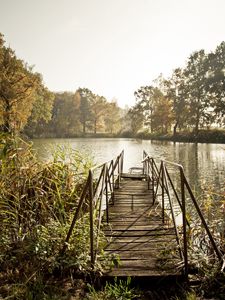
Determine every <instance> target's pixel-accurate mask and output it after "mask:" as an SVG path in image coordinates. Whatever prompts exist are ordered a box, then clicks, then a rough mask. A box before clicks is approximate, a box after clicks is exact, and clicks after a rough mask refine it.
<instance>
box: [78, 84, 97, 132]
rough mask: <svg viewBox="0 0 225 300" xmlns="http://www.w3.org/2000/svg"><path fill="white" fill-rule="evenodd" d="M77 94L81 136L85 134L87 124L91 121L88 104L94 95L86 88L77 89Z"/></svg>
mask: <svg viewBox="0 0 225 300" xmlns="http://www.w3.org/2000/svg"><path fill="white" fill-rule="evenodd" d="M77 92H78V93H79V94H80V108H79V111H80V122H81V124H82V128H83V129H82V131H83V134H85V133H86V129H87V126H88V123H89V122H90V121H91V118H92V115H91V107H90V102H91V99H92V98H93V97H94V94H93V93H92V91H91V90H89V89H87V88H79V89H78V90H77Z"/></svg>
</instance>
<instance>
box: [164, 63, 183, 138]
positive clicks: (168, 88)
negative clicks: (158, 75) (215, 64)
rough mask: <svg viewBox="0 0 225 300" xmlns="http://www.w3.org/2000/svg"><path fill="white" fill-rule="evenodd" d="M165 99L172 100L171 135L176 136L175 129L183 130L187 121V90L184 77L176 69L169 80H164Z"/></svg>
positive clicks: (180, 71) (178, 69) (181, 72)
mask: <svg viewBox="0 0 225 300" xmlns="http://www.w3.org/2000/svg"><path fill="white" fill-rule="evenodd" d="M164 86H165V92H166V97H167V98H168V100H172V102H173V105H172V109H173V116H174V121H175V123H174V126H173V134H174V135H176V133H177V128H179V129H181V128H184V124H185V123H186V120H187V115H188V110H187V103H186V98H187V94H186V93H187V89H186V85H185V76H184V74H183V70H182V69H180V68H177V69H175V70H174V71H173V74H172V77H171V78H170V79H169V80H164Z"/></svg>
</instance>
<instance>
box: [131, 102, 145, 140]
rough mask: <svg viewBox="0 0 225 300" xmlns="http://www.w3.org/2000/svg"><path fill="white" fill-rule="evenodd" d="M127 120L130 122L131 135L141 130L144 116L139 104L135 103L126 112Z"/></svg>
mask: <svg viewBox="0 0 225 300" xmlns="http://www.w3.org/2000/svg"><path fill="white" fill-rule="evenodd" d="M127 118H128V119H129V120H130V127H131V131H132V133H133V134H136V133H137V132H138V131H139V130H140V129H142V128H143V124H144V114H143V108H142V106H141V105H140V103H136V104H135V105H134V106H133V107H131V108H130V109H129V110H128V113H127Z"/></svg>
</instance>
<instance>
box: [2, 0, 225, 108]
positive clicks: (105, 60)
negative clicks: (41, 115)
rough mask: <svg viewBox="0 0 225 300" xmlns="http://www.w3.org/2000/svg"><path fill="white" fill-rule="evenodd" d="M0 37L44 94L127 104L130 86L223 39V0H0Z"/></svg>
mask: <svg viewBox="0 0 225 300" xmlns="http://www.w3.org/2000/svg"><path fill="white" fill-rule="evenodd" d="M0 32H1V33H3V34H4V36H5V40H6V45H10V47H11V48H13V49H14V50H15V51H16V54H17V56H18V57H19V58H22V59H24V60H25V61H26V62H27V63H28V64H29V65H35V68H34V70H35V71H38V72H40V73H41V74H42V75H43V78H44V82H45V84H46V86H47V87H48V88H49V89H50V90H52V91H72V92H75V90H76V89H77V88H78V87H87V88H89V89H91V90H92V91H93V92H94V93H97V94H99V95H102V96H105V97H106V98H107V99H108V100H112V98H116V99H117V100H118V104H119V105H120V106H122V107H123V106H124V105H125V104H128V105H129V106H131V105H133V104H134V96H133V94H134V91H135V90H136V89H137V88H139V87H140V86H143V85H148V84H151V83H152V80H154V79H155V78H156V77H158V75H159V74H160V73H162V74H163V75H164V76H165V77H167V76H169V75H171V73H172V70H173V69H175V68H176V67H182V66H184V64H185V61H186V59H187V58H188V56H189V55H190V54H191V53H192V52H193V51H196V50H200V49H205V50H206V51H211V50H215V48H216V46H218V45H219V44H220V43H221V42H222V41H224V40H225V0H0Z"/></svg>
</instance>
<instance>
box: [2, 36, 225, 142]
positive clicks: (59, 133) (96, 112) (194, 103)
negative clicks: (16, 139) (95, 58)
mask: <svg viewBox="0 0 225 300" xmlns="http://www.w3.org/2000/svg"><path fill="white" fill-rule="evenodd" d="M134 96H135V99H136V102H135V105H134V106H132V107H131V108H130V109H127V110H124V109H121V108H120V107H119V106H118V104H117V102H116V100H112V101H108V100H107V99H106V98H105V97H104V96H100V95H97V94H95V93H93V92H92V91H91V90H90V89H88V88H79V89H77V90H76V91H75V92H67V91H65V92H61V93H53V92H51V91H49V90H48V88H47V87H46V86H45V84H44V82H43V79H42V76H41V74H39V73H37V72H34V71H33V68H32V67H30V66H28V64H27V63H26V62H24V61H23V60H21V59H19V58H17V56H16V54H15V52H14V51H13V50H12V49H11V48H10V47H7V46H5V41H4V37H3V35H2V34H0V130H1V132H5V133H6V132H7V133H15V132H19V133H21V132H22V133H25V134H27V135H28V136H29V137H41V136H42V137H75V136H85V135H86V134H89V133H92V134H97V133H107V134H110V135H116V134H117V135H125V134H126V133H127V134H129V136H135V135H136V134H138V133H139V132H147V133H150V134H155V133H156V134H167V133H170V132H173V134H174V135H176V134H177V132H178V131H193V132H195V133H197V132H198V131H199V129H202V128H207V129H208V128H212V127H216V126H217V127H224V125H225V42H222V43H221V44H220V45H219V46H218V47H217V48H216V49H215V51H214V52H210V53H205V51H204V50H200V51H196V52H194V53H192V54H191V55H190V57H189V58H188V60H187V62H186V65H185V67H184V68H177V69H175V70H174V71H173V73H172V75H171V77H170V78H166V79H165V78H163V76H162V75H160V76H159V77H158V78H157V79H156V80H154V81H153V83H152V84H151V85H148V86H141V87H140V88H139V89H137V90H136V91H135V92H134Z"/></svg>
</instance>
